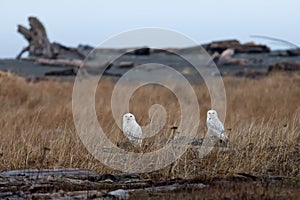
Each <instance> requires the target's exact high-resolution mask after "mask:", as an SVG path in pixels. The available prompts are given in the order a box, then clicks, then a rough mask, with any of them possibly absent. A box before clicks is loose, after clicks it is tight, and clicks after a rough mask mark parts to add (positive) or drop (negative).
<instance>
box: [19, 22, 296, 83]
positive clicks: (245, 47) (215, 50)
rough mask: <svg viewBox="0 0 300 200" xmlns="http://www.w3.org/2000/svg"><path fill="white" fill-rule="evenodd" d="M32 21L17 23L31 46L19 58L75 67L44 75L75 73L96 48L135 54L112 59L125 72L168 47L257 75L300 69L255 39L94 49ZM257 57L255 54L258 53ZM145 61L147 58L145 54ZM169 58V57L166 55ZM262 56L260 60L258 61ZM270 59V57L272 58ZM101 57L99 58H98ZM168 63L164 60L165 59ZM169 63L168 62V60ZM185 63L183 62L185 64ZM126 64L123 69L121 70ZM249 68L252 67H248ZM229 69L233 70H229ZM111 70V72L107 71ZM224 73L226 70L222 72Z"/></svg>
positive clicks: (293, 53) (102, 51) (98, 53)
mask: <svg viewBox="0 0 300 200" xmlns="http://www.w3.org/2000/svg"><path fill="white" fill-rule="evenodd" d="M28 20H29V25H30V28H26V27H24V26H22V25H19V26H18V32H19V33H20V34H22V35H23V36H24V38H25V39H26V40H27V41H28V46H27V47H25V48H24V49H22V51H21V52H20V53H19V55H18V56H17V58H18V59H21V57H22V55H23V53H24V52H28V57H27V58H25V59H27V60H32V61H35V63H36V64H39V65H55V66H72V67H74V68H73V69H68V70H65V71H63V70H62V71H54V72H50V73H47V74H45V75H54V76H59V75H63V76H64V75H76V73H77V70H78V68H79V67H80V66H82V64H83V61H84V59H85V58H86V57H87V56H88V55H89V53H90V52H92V50H94V51H93V56H96V57H97V56H99V57H101V56H102V55H107V54H110V53H118V54H120V55H121V54H122V53H126V54H133V55H136V56H135V57H128V58H127V59H131V60H124V61H122V62H120V63H114V62H113V61H112V62H111V64H110V65H111V66H113V68H114V69H116V71H118V70H119V71H120V73H117V74H120V75H122V73H124V68H132V67H134V66H135V64H136V63H139V61H140V60H139V59H140V58H139V56H149V63H151V62H153V59H154V57H151V55H152V54H157V53H164V54H163V55H164V56H165V57H167V56H168V51H170V52H173V53H176V52H177V53H184V54H196V53H199V52H201V51H202V50H203V48H204V49H205V50H206V51H207V52H209V53H210V54H211V55H212V61H214V62H215V63H216V64H217V66H219V67H221V66H229V67H230V66H240V68H241V70H240V71H239V72H237V73H236V74H235V73H231V74H233V75H237V76H249V77H252V76H254V77H256V76H257V75H258V76H260V75H266V74H268V72H270V71H274V70H284V71H292V70H293V71H294V70H299V69H300V67H299V63H297V62H293V61H290V60H289V61H284V62H278V63H277V62H276V63H273V62H271V63H270V62H269V61H266V60H265V58H266V57H270V56H271V57H272V56H274V55H272V53H274V52H272V53H269V52H270V48H269V47H267V46H266V45H261V44H255V43H253V42H250V43H245V44H241V43H240V42H239V41H237V40H224V41H216V42H211V43H209V44H204V45H202V46H200V45H199V46H195V47H189V48H183V49H175V48H174V49H166V50H167V51H165V50H159V49H150V48H148V47H142V48H139V49H135V48H125V49H94V48H93V47H91V46H88V45H79V46H78V47H77V48H73V47H66V46H64V45H62V44H59V43H56V42H50V40H49V39H48V37H47V32H46V29H45V27H44V26H43V24H42V23H41V22H40V21H39V20H38V19H37V18H36V17H29V18H28ZM240 53H244V54H246V56H243V57H242V58H240V57H239V56H236V55H237V54H240ZM252 53H256V54H260V53H261V54H262V55H264V56H262V58H263V59H262V58H259V59H254V58H253V57H251V58H250V57H249V56H247V54H248V55H250V54H252ZM299 55H300V49H299V48H298V49H292V50H287V51H284V54H282V52H281V53H280V55H277V56H281V57H282V56H285V57H287V56H289V57H291V56H299ZM255 58H256V57H255ZM142 60H143V61H145V58H142ZM166 60H167V59H166ZM257 60H259V62H258V61H257ZM269 60H270V59H269ZM97 61H98V60H97ZM164 64H165V63H164ZM166 64H168V63H166ZM257 65H259V66H261V68H266V67H267V68H268V69H267V70H265V71H264V70H260V69H258V70H257V67H255V68H252V67H251V66H257ZM183 67H184V66H183ZM122 68H123V70H122ZM248 68H250V70H249V69H248ZM229 71H230V70H229ZM108 74H109V73H108ZM222 74H225V73H222Z"/></svg>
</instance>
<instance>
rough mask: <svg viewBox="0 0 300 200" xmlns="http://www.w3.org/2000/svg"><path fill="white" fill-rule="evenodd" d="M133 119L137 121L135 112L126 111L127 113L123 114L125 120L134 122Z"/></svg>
mask: <svg viewBox="0 0 300 200" xmlns="http://www.w3.org/2000/svg"><path fill="white" fill-rule="evenodd" d="M133 121H135V117H134V115H133V114H131V113H126V114H125V115H123V122H133Z"/></svg>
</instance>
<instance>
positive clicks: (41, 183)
mask: <svg viewBox="0 0 300 200" xmlns="http://www.w3.org/2000/svg"><path fill="white" fill-rule="evenodd" d="M203 187H205V185H204V184H202V183H195V182H194V181H188V180H181V179H176V180H169V181H165V182H159V183H154V182H153V181H152V180H150V179H141V178H140V176H139V175H138V174H102V175H101V174H97V173H96V172H94V171H91V170H85V169H56V170H46V169H43V170H16V171H8V172H2V173H0V198H1V199H4V198H15V199H18V198H25V199H50V198H55V199H63V198H67V197H68V198H79V199H86V198H89V199H93V198H101V197H107V198H108V199H111V198H109V197H117V198H122V199H127V198H128V197H129V195H131V194H132V193H135V192H138V191H141V190H142V191H144V192H146V193H151V192H152V193H153V192H157V191H160V192H161V191H164V192H172V191H176V190H183V189H194V190H195V189H202V188H203Z"/></svg>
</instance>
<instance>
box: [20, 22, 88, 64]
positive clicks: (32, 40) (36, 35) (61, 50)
mask: <svg viewBox="0 0 300 200" xmlns="http://www.w3.org/2000/svg"><path fill="white" fill-rule="evenodd" d="M28 21H29V25H30V28H26V27H24V26H22V25H18V32H19V33H20V34H21V35H23V36H24V38H25V39H26V40H27V41H28V43H29V44H28V46H27V47H25V48H23V49H22V50H21V52H20V53H19V54H18V55H17V59H21V57H22V55H23V53H25V52H28V53H29V55H28V58H29V59H31V60H35V59H36V58H45V59H67V60H66V61H65V62H68V60H71V59H80V60H83V59H84V58H85V57H86V56H87V55H88V54H89V52H90V51H91V50H92V49H93V48H92V47H90V46H83V45H79V46H78V48H71V47H66V46H64V45H61V44H59V43H55V42H53V43H51V42H50V40H49V39H48V36H47V32H46V29H45V27H44V25H43V24H42V23H41V22H40V20H39V19H38V18H36V17H29V18H28ZM65 62H64V63H65ZM72 62H73V61H72ZM70 65H71V66H72V65H73V64H72V63H71V64H70Z"/></svg>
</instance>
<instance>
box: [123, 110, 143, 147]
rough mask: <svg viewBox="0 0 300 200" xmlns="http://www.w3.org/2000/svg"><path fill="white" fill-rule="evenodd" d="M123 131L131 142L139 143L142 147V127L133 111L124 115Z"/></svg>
mask: <svg viewBox="0 0 300 200" xmlns="http://www.w3.org/2000/svg"><path fill="white" fill-rule="evenodd" d="M123 133H124V135H125V136H126V137H127V138H128V139H129V141H130V142H132V143H138V145H139V146H140V147H142V128H141V127H140V125H139V124H138V123H137V122H136V121H135V117H134V115H133V114H131V113H126V114H125V115H123Z"/></svg>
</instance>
